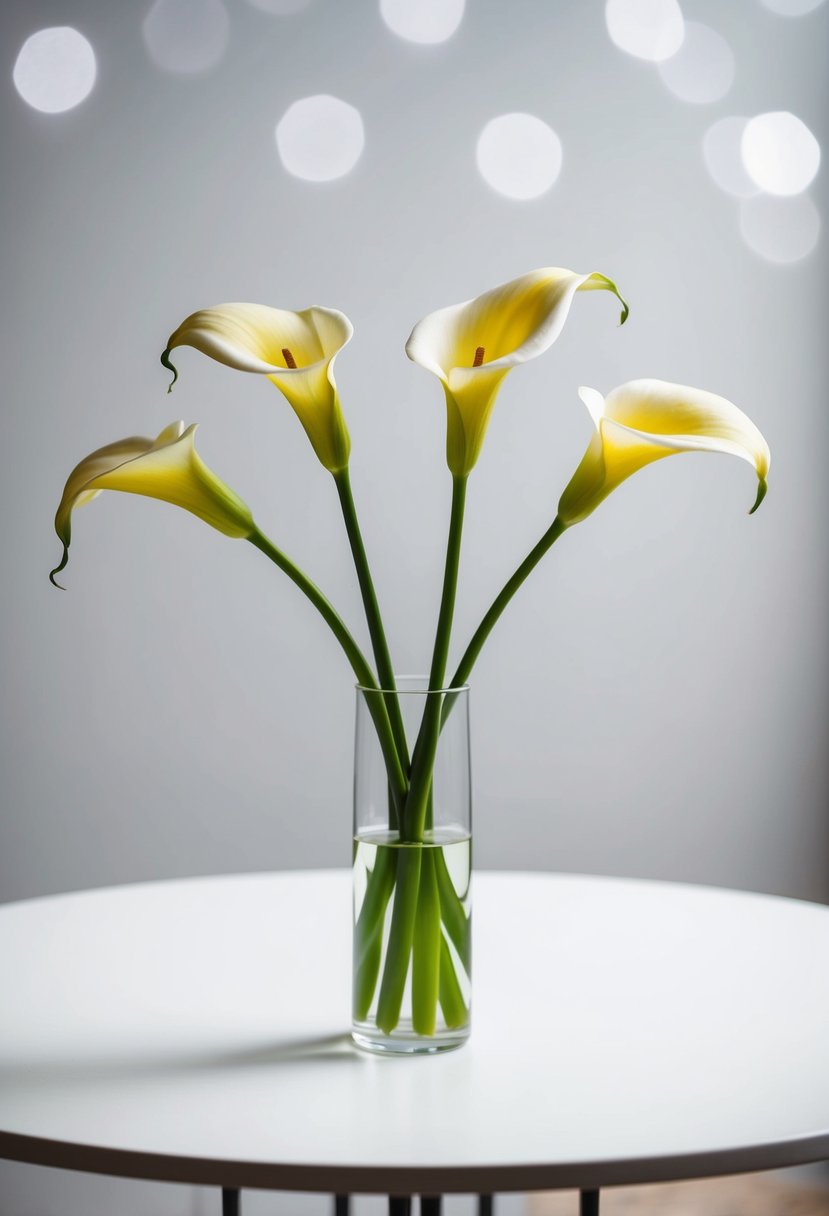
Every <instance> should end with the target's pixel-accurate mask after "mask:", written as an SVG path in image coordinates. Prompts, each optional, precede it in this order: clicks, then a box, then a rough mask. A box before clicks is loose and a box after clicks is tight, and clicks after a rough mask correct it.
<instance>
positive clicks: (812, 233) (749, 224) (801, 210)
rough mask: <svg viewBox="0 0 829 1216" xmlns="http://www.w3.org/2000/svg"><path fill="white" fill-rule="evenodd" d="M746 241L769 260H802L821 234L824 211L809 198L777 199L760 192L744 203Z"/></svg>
mask: <svg viewBox="0 0 829 1216" xmlns="http://www.w3.org/2000/svg"><path fill="white" fill-rule="evenodd" d="M740 231H741V232H742V234H743V240H744V241H745V243H746V244H747V245H748V246H749V248H750V249H753V250H754V252H755V253H759V255H760V257H762V258H765V259H766V261H767V262H777V263H778V264H782V263H788V262H799V261H800V260H801V259H802V258H805V257H808V256H809V254H810V253H811V252H812V250H813V249H814V248H815V246H816V245H817V243H818V238H819V237H820V213H819V212H818V209H817V207H816V206H815V204H814V203H813V202H812V200H811V199H810V198H809V196H808V194H801V195H799V196H798V197H797V198H774V197H773V196H772V195H769V194H758V196H757V197H756V198H749V199H744V200H743V202H742V203H741V204H740Z"/></svg>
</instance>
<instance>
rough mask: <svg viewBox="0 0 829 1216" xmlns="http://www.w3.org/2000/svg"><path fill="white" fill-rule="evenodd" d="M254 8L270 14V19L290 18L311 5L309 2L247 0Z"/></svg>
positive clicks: (305, 0)
mask: <svg viewBox="0 0 829 1216" xmlns="http://www.w3.org/2000/svg"><path fill="white" fill-rule="evenodd" d="M249 2H250V3H251V4H252V5H253V7H254V8H258V9H260V10H261V11H262V12H263V13H270V14H271V16H272V17H292V16H293V15H294V13H301V12H302V10H303V9H306V8H307V7H308V5H309V4H310V3H311V0H249Z"/></svg>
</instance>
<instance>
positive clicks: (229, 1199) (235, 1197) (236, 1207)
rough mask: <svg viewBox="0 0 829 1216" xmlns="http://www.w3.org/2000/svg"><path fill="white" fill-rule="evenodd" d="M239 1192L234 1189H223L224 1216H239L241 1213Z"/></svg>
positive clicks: (224, 1187)
mask: <svg viewBox="0 0 829 1216" xmlns="http://www.w3.org/2000/svg"><path fill="white" fill-rule="evenodd" d="M241 1210H242V1209H241V1204H240V1200H239V1192H238V1190H235V1189H234V1188H232V1187H226V1186H223V1187H222V1216H239V1213H240V1212H241Z"/></svg>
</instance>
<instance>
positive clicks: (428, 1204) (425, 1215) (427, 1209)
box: [420, 1195, 443, 1216]
mask: <svg viewBox="0 0 829 1216" xmlns="http://www.w3.org/2000/svg"><path fill="white" fill-rule="evenodd" d="M442 1209H443V1199H442V1197H441V1196H440V1195H421V1196H420V1216H440V1214H441V1211H442Z"/></svg>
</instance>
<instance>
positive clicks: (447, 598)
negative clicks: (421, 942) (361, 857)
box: [404, 475, 467, 840]
mask: <svg viewBox="0 0 829 1216" xmlns="http://www.w3.org/2000/svg"><path fill="white" fill-rule="evenodd" d="M466 480H467V479H466V475H463V476H456V477H454V478H453V481H452V513H451V516H450V520H449V539H448V541H447V545H446V565H445V569H444V574H443V593H442V595H441V601H440V613H439V615H438V627H437V632H436V634H435V647H434V651H433V654H432V668H431V671H430V673H429V691H430V693H433V694H435V693H437V690H438V689H440V688H441V687H442V686H443V681H444V679H445V676H446V661H447V659H448V657H449V640H450V637H451V634H452V618H453V616H454V613H455V597H456V593H457V589H458V567H459V565H460V553H461V536H462V534H463V514H464V506H465V505H466ZM442 701H443V698H442V697H440V696H437V695H432V696H427V698H426V708H425V710H424V711H423V721H422V723H421V726H420V732H419V734H418V737H417V742H416V744H415V748H414V753H413V756H412V771H411V778H410V782H409V795H408V798H407V799H406V813H405V818H404V824H405V829H406V839H407V840H422V839H423V827H424V823H425V819H426V812H427V809H428V802H429V791H430V789H431V785H432V769H433V768H434V763H435V754H436V752H437V745H438V738H439V736H440V724H441V705H442Z"/></svg>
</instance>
